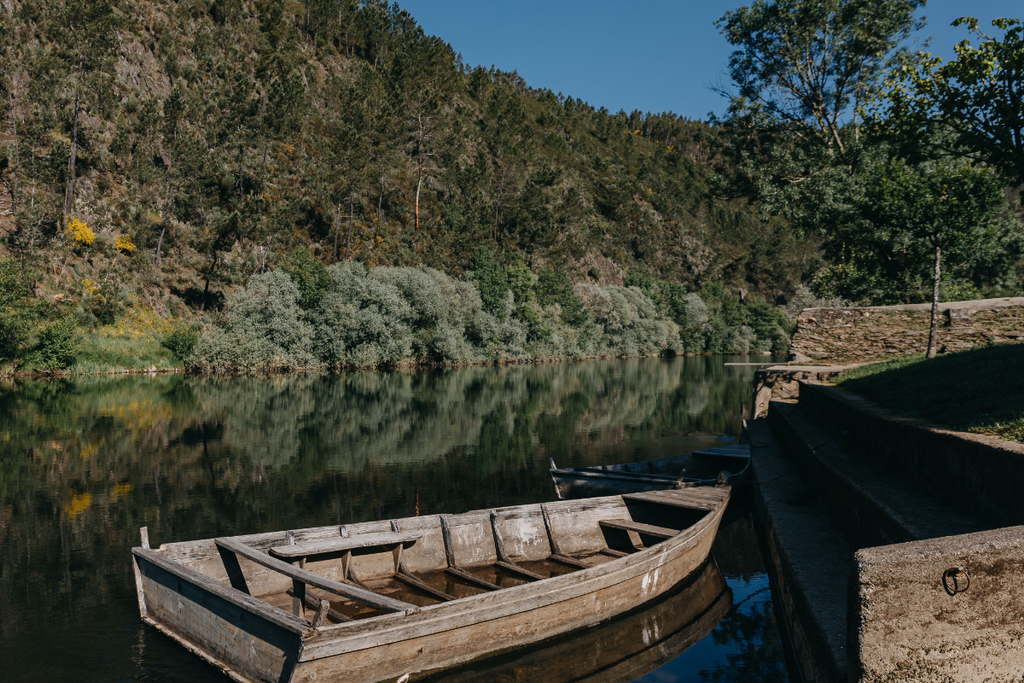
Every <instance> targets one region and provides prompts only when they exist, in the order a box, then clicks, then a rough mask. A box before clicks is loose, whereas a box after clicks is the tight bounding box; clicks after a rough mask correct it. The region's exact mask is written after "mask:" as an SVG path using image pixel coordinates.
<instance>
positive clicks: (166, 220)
mask: <svg viewBox="0 0 1024 683" xmlns="http://www.w3.org/2000/svg"><path fill="white" fill-rule="evenodd" d="M170 222H171V187H170V184H169V183H168V186H167V202H166V205H165V206H164V220H163V225H162V226H161V227H160V239H158V240H157V241H156V269H157V270H160V267H161V261H160V248H161V247H163V244H164V233H166V232H167V224H168V223H170Z"/></svg>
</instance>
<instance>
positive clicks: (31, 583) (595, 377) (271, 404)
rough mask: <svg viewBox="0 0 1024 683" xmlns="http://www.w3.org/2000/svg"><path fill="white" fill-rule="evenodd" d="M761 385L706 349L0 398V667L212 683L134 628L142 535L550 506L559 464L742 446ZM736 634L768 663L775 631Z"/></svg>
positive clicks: (100, 384) (171, 537) (50, 387)
mask: <svg viewBox="0 0 1024 683" xmlns="http://www.w3.org/2000/svg"><path fill="white" fill-rule="evenodd" d="M751 378H752V370H751V369H750V368H733V367H729V368H727V367H724V365H723V359H722V358H721V357H718V358H674V359H643V360H639V359H632V360H616V361H601V362H589V363H558V364H542V365H522V366H504V367H491V366H488V367H472V368H462V369H453V370H429V371H392V372H364V373H351V374H339V375H330V376H324V377H321V376H316V375H304V376H275V377H260V378H251V377H250V378H209V377H202V378H192V377H183V376H180V375H175V376H161V377H156V378H149V377H130V378H117V379H112V378H87V379H81V380H74V381H71V380H66V381H65V380H53V381H16V382H7V383H5V384H0V649H2V650H3V651H4V652H6V653H15V654H14V657H13V662H11V663H10V664H8V663H7V662H5V666H7V667H8V668H7V670H6V671H5V674H6V673H11V674H12V675H14V677H15V678H19V677H26V678H28V679H29V680H32V679H33V678H35V677H38V678H40V679H47V680H50V679H54V678H57V679H59V678H65V677H67V678H75V679H76V680H85V679H89V678H93V679H103V678H114V679H132V678H146V679H147V680H196V678H197V677H198V678H208V679H210V680H220V678H219V675H217V674H216V673H215V672H212V671H208V670H207V669H206V668H205V667H204V666H197V665H196V664H195V662H193V661H192V660H193V658H191V657H188V656H185V655H184V654H183V653H181V652H179V651H178V649H177V648H174V647H169V646H168V644H167V643H166V642H165V639H163V638H162V637H160V636H159V635H158V634H155V633H153V632H151V631H148V630H145V629H142V628H141V626H140V624H139V619H138V614H137V606H136V604H135V595H134V585H133V582H132V577H131V571H130V564H129V560H128V558H129V549H130V547H131V546H132V545H134V544H136V543H137V534H138V528H139V527H140V526H143V525H148V526H149V529H150V536H151V538H153V540H154V541H155V542H156V543H161V542H168V541H177V540H186V539H194V538H205V537H211V536H216V535H231V534H239V533H254V532H260V531H271V530H278V529H283V528H297V527H304V526H314V525H322V524H326V523H332V522H335V523H347V522H354V521H361V520H367V519H377V518H387V517H392V516H394V517H398V516H407V515H414V514H432V513H438V512H461V511H464V510H468V509H474V508H486V507H496V506H503V505H514V504H518V503H525V502H535V501H543V500H549V499H550V498H551V497H552V496H553V490H552V486H551V481H550V478H549V476H548V472H547V468H548V464H547V459H548V457H549V456H550V457H554V458H555V460H556V461H557V462H558V463H559V464H560V465H568V466H579V465H594V464H599V463H603V462H624V461H629V460H638V459H645V458H651V457H660V456H663V455H670V454H674V453H678V452H682V451H686V450H692V449H693V448H695V447H698V446H701V445H702V444H704V443H707V437H708V436H710V435H715V434H732V435H735V434H738V432H739V428H740V419H741V411H742V409H743V406H745V405H748V404H749V396H750V386H751V385H750V382H751ZM734 524H736V522H733V523H732V524H727V525H726V526H724V527H723V534H722V535H723V538H727V537H728V536H729V534H730V532H729V531H728V529H729V528H730V527H731V526H732V525H734ZM737 529H738V527H737ZM744 534H747V535H750V537H751V538H753V536H752V530H751V529H748V530H746V531H744V532H743V533H738V535H737V538H739V537H742V536H743V535H744ZM751 543H753V545H751ZM733 545H735V546H736V548H735V549H734V550H730V551H729V552H728V553H727V555H728V556H723V554H722V553H716V556H717V557H718V558H719V563H720V564H721V566H722V568H723V572H724V573H725V575H726V576H727V578H729V580H730V581H732V580H733V577H734V576H735V577H737V578H739V577H744V578H745V577H748V576H749V575H751V573H755V574H756V572H757V571H758V570H757V568H755V567H754V566H753V565H754V564H757V563H759V562H760V554H759V551H758V550H757V548H756V539H754V541H752V542H751V541H746V542H742V543H741V542H736V543H733ZM747 546H749V547H747ZM743 558H748V559H743ZM755 558H756V562H755V561H754V560H755ZM736 563H738V564H737V566H735V567H732V568H730V564H736ZM740 565H742V566H740ZM748 565H749V566H748ZM760 571H763V568H762V569H760ZM738 598H742V596H738ZM769 616H770V615H769ZM758 619H760V621H758ZM726 621H727V622H728V623H730V624H732V623H733V622H736V624H737V625H735V626H729V628H731V629H733V630H734V631H735V635H730V636H728V637H727V641H728V642H729V643H733V644H735V643H736V642H737V641H736V639H737V638H738V639H739V642H741V643H746V642H748V641H747V640H744V638H748V636H749V639H750V640H749V642H750V643H754V642H755V640H756V641H757V643H759V644H756V645H752V647H753V648H754V649H755V650H757V651H756V652H751V653H750V654H749V656H747V659H749V660H751V661H753V659H754V658H755V656H761V653H762V651H763V649H764V647H765V646H764V645H763V644H761V643H763V642H768V641H766V640H765V638H766V636H764V635H763V634H762V635H760V636H759V635H758V634H757V633H756V630H757V629H758V628H761V629H768V628H769V621H770V620H766V619H765V618H763V617H758V616H756V615H750V618H749V620H748V621H749V623H748V622H747V621H743V620H742V619H740V618H739V617H737V618H735V619H733V618H732V616H730V617H729V618H727V620H726ZM773 623H774V622H771V626H770V628H774V625H773ZM41 625H45V627H46V629H47V632H48V638H38V633H39V628H40V626H41ZM716 633H717V631H716ZM730 633H732V631H730ZM723 637H724V636H723ZM53 648H56V651H55V650H54V649H53ZM758 648H761V649H758ZM763 654H764V656H765V657H777V654H772V653H763ZM5 659H10V658H5ZM84 661H89V662H92V664H91V665H90V666H87V667H84V668H83V667H82V666H81V664H82V662H84ZM737 664H738V663H737ZM730 666H732V665H730ZM705 668H707V667H705ZM711 675H714V672H712V674H711ZM713 680H720V679H718V678H715V679H713Z"/></svg>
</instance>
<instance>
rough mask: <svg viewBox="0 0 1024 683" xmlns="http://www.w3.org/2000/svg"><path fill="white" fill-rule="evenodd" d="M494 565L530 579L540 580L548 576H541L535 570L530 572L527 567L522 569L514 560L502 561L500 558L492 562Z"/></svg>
mask: <svg viewBox="0 0 1024 683" xmlns="http://www.w3.org/2000/svg"><path fill="white" fill-rule="evenodd" d="M494 566H495V567H498V568H499V569H504V570H505V571H507V572H511V573H513V574H518V575H519V576H522V577H524V578H527V579H530V580H531V581H542V580H544V579H547V578H550V577H547V576H541V575H540V574H537V573H535V572H531V571H530V570H529V569H524V568H523V567H520V566H519V565H518V564H516V563H515V562H503V561H501V560H498V561H497V562H495V563H494Z"/></svg>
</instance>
